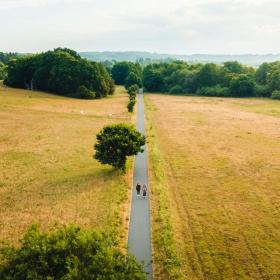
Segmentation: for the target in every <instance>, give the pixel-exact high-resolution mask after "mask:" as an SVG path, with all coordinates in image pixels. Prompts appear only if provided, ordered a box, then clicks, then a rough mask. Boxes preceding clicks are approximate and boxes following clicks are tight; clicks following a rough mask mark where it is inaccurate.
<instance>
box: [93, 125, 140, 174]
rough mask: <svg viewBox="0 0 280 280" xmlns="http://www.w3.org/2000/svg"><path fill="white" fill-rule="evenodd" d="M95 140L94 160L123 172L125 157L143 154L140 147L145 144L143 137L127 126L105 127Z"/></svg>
mask: <svg viewBox="0 0 280 280" xmlns="http://www.w3.org/2000/svg"><path fill="white" fill-rule="evenodd" d="M96 139H97V143H96V144H95V145H94V148H95V151H96V153H95V155H94V158H95V159H97V160H98V161H100V162H101V163H102V164H110V165H112V166H114V167H115V168H118V169H123V170H124V169H125V164H126V159H127V157H128V156H133V155H136V154H137V153H138V152H143V150H142V148H141V147H142V146H143V145H144V144H145V137H144V136H143V135H142V134H141V133H140V132H138V131H137V130H136V129H135V128H134V127H133V126H130V125H127V124H115V125H108V126H105V127H104V128H103V129H102V130H101V131H100V132H99V133H98V134H97V136H96Z"/></svg>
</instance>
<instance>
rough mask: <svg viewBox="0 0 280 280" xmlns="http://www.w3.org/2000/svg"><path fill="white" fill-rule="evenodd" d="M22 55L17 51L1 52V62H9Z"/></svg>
mask: <svg viewBox="0 0 280 280" xmlns="http://www.w3.org/2000/svg"><path fill="white" fill-rule="evenodd" d="M19 56H20V55H19V54H17V53H3V52H0V62H2V63H3V64H8V63H9V62H10V61H11V60H13V59H17V58H18V57H19Z"/></svg>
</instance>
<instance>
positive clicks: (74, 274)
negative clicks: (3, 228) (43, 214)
mask: <svg viewBox="0 0 280 280" xmlns="http://www.w3.org/2000/svg"><path fill="white" fill-rule="evenodd" d="M117 245H118V244H117V242H116V239H115V238H114V237H113V236H110V235H108V234H101V233H98V232H96V231H93V230H88V231H86V230H81V229H80V228H79V227H76V226H67V227H63V228H60V229H58V230H52V231H51V232H49V233H43V232H40V231H39V230H38V228H37V227H36V226H32V227H31V228H30V229H29V230H28V231H27V232H26V234H25V235H24V237H23V239H22V240H21V245H20V246H19V247H16V248H15V247H11V246H8V247H5V248H1V251H0V253H1V254H0V257H1V258H0V279H2V280H9V279H13V280H22V279H26V280H33V279H37V280H43V279H77V280H83V279H100V280H102V279H104V280H105V279H106V280H107V279H108V280H110V279H111V280H130V279H136V280H144V279H146V277H145V274H144V272H143V267H142V266H141V265H139V264H138V263H137V262H136V260H135V258H134V257H133V256H131V255H129V254H125V253H122V252H120V250H119V249H118V248H117Z"/></svg>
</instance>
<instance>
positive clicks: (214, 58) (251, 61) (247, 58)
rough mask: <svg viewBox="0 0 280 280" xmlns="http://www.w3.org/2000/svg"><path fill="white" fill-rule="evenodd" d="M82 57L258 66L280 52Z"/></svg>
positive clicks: (99, 54) (87, 55) (89, 54)
mask: <svg viewBox="0 0 280 280" xmlns="http://www.w3.org/2000/svg"><path fill="white" fill-rule="evenodd" d="M79 54H80V55H81V56H82V57H85V58H87V59H90V60H95V61H101V62H102V61H106V60H109V61H110V60H116V61H124V60H126V61H137V60H170V59H172V60H174V59H179V60H185V61H189V62H216V63H222V62H225V61H233V60H237V61H239V62H241V63H243V64H247V65H252V66H258V65H260V64H261V63H263V62H272V61H276V60H280V53H279V54H264V55H261V54H240V55H220V54H192V55H174V54H159V53H150V52H137V51H131V52H80V53H79Z"/></svg>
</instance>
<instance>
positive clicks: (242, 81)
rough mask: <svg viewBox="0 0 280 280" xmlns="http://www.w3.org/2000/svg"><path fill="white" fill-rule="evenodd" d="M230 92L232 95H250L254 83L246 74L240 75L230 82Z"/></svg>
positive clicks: (252, 91) (251, 94)
mask: <svg viewBox="0 0 280 280" xmlns="http://www.w3.org/2000/svg"><path fill="white" fill-rule="evenodd" d="M229 89H230V93H231V96H234V97H246V96H248V97H250V96H253V95H254V89H255V84H254V82H253V81H252V79H251V78H250V77H248V76H247V75H240V76H238V77H236V78H234V79H233V80H232V81H231V82H230V88H229Z"/></svg>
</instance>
